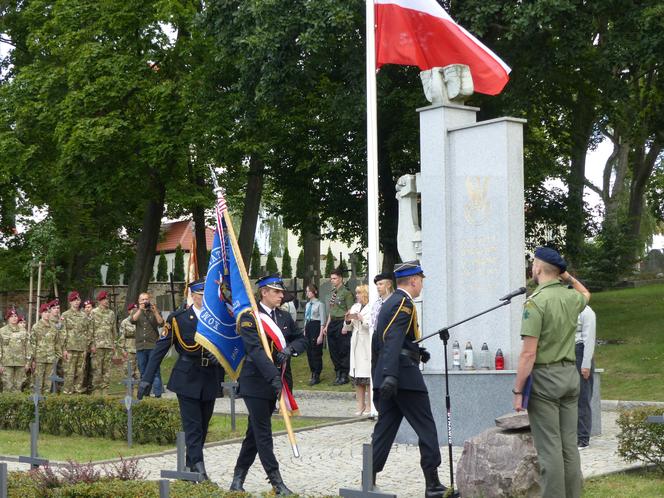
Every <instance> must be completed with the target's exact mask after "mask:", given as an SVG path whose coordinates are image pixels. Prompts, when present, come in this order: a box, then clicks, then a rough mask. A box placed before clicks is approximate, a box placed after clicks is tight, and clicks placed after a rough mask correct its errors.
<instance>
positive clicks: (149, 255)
mask: <svg viewBox="0 0 664 498" xmlns="http://www.w3.org/2000/svg"><path fill="white" fill-rule="evenodd" d="M155 191H156V192H155V198H153V199H150V200H149V201H148V203H147V206H146V208H145V213H144V214H143V227H142V229H141V234H140V235H139V237H138V243H137V245H136V257H135V259H134V268H133V271H132V273H131V278H130V279H129V284H128V286H127V302H128V303H135V302H136V301H137V299H138V295H139V294H140V293H141V292H144V291H145V290H147V288H148V283H149V282H150V278H151V277H152V269H153V266H154V258H155V250H156V248H157V242H158V241H159V229H160V228H161V217H162V215H163V213H164V197H165V195H166V189H165V187H164V185H163V184H158V185H157V186H156V189H155Z"/></svg>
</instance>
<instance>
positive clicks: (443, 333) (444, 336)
mask: <svg viewBox="0 0 664 498" xmlns="http://www.w3.org/2000/svg"><path fill="white" fill-rule="evenodd" d="M523 290H524V292H523V293H525V289H523ZM523 293H522V294H523ZM518 295H520V294H518ZM512 297H516V296H511V297H509V298H507V299H504V300H502V302H501V303H500V304H497V305H495V306H492V307H491V308H488V309H486V310H484V311H480V312H479V313H476V314H474V315H473V316H469V317H468V318H464V319H463V320H461V321H459V322H456V323H453V324H451V325H448V326H446V327H443V328H442V329H440V330H439V331H438V332H434V333H433V334H429V335H426V336H424V337H422V338H420V339H418V340H417V341H415V343H416V344H419V343H420V342H422V341H426V340H427V339H430V338H431V337H433V336H436V335H437V336H438V337H440V340H441V341H443V358H444V359H445V362H444V364H445V408H446V409H447V450H448V453H449V461H450V490H451V491H452V494H450V495H449V496H451V497H458V496H460V495H459V493H458V492H457V491H454V463H453V461H452V410H451V403H450V382H449V378H448V377H449V370H448V367H447V341H449V339H450V329H451V328H454V327H456V326H458V325H461V324H462V323H466V322H469V321H471V320H474V319H475V318H477V317H479V316H482V315H486V314H487V313H490V312H491V311H493V310H496V309H498V308H502V307H503V306H507V305H508V304H511V303H512Z"/></svg>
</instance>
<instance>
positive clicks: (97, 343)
mask: <svg viewBox="0 0 664 498" xmlns="http://www.w3.org/2000/svg"><path fill="white" fill-rule="evenodd" d="M92 326H93V330H94V332H93V333H94V338H93V346H94V347H95V348H96V351H95V353H94V354H93V356H92V390H93V391H95V392H99V393H101V394H106V391H107V389H108V385H109V383H110V380H111V360H112V358H113V350H114V348H115V341H116V338H117V330H116V323H115V313H113V311H112V310H110V309H108V308H106V309H104V308H101V307H97V308H95V309H94V310H92Z"/></svg>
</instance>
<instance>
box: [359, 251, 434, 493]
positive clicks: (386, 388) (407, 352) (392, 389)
mask: <svg viewBox="0 0 664 498" xmlns="http://www.w3.org/2000/svg"><path fill="white" fill-rule="evenodd" d="M394 276H395V277H396V280H397V290H396V291H395V292H394V294H392V295H391V296H390V297H389V298H388V299H387V300H386V301H385V302H384V303H383V305H382V307H381V310H380V313H379V314H378V319H377V322H376V331H375V332H374V337H373V340H372V349H373V351H372V354H373V356H374V357H375V358H376V363H375V367H374V370H373V385H374V389H375V390H376V391H377V392H375V399H377V405H378V421H377V422H376V426H375V427H374V432H373V436H372V442H373V465H374V469H373V470H374V475H373V478H374V485H375V483H376V474H377V473H378V472H381V471H382V470H383V467H384V466H385V462H386V461H387V456H388V455H389V453H390V449H391V447H392V443H393V442H394V438H395V436H396V435H397V431H398V430H399V425H400V424H401V420H402V419H403V417H406V420H408V422H409V423H410V425H411V426H412V427H413V429H414V430H415V432H416V433H417V437H418V438H419V446H420V455H421V460H420V464H421V466H422V470H423V472H424V478H425V481H426V489H425V497H426V498H439V497H442V496H443V495H444V494H445V491H446V489H447V488H446V487H445V486H443V485H442V484H441V483H440V480H439V478H438V467H439V466H440V462H441V458H440V448H439V447H438V434H437V432H436V424H435V422H434V420H433V415H432V413H431V404H430V402H429V394H428V392H427V388H426V385H425V384H424V378H423V377H422V372H421V371H420V369H419V363H420V361H422V362H425V363H426V362H427V361H428V360H429V358H430V355H429V353H428V352H427V351H426V350H425V349H424V348H421V347H419V346H418V345H417V344H416V343H415V342H414V341H415V340H417V339H419V338H420V336H421V334H420V328H419V325H418V321H417V308H415V305H414V304H413V298H416V297H418V296H419V295H420V293H421V292H422V286H423V283H424V273H423V272H422V268H421V267H420V263H419V261H409V262H406V263H401V264H398V265H396V266H395V267H394Z"/></svg>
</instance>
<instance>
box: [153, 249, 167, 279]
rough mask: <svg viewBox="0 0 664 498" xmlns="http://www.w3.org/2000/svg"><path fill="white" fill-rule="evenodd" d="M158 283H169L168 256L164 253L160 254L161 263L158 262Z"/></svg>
mask: <svg viewBox="0 0 664 498" xmlns="http://www.w3.org/2000/svg"><path fill="white" fill-rule="evenodd" d="M155 280H156V281H157V282H166V281H168V263H167V262H166V255H165V254H164V251H160V252H159V261H158V262H157V277H156V278H155Z"/></svg>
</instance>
